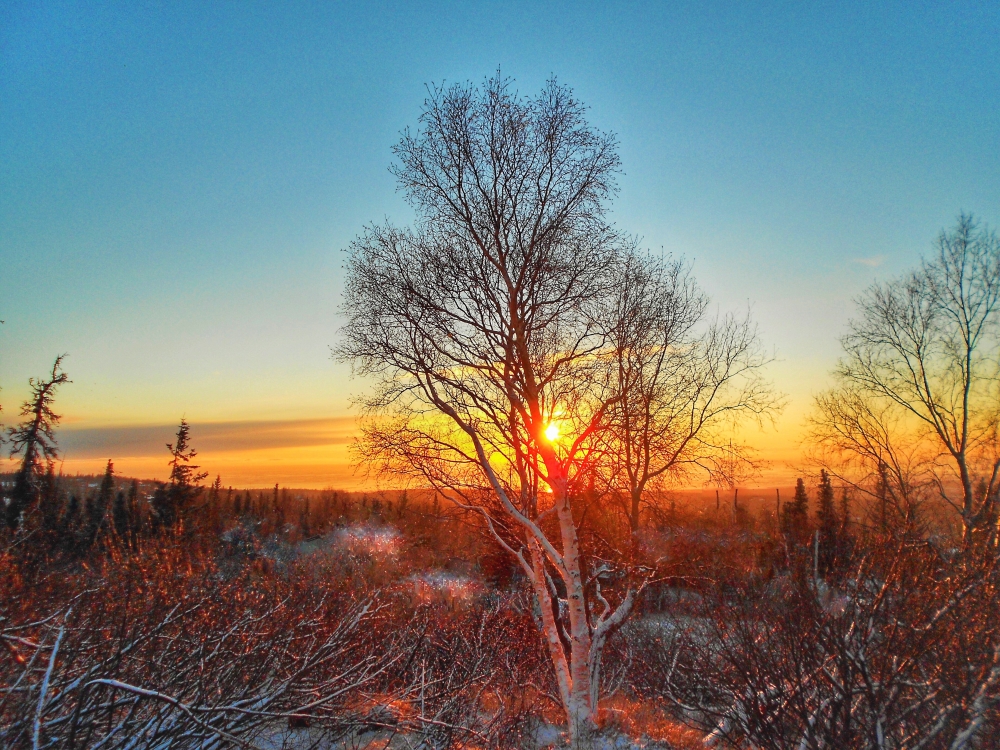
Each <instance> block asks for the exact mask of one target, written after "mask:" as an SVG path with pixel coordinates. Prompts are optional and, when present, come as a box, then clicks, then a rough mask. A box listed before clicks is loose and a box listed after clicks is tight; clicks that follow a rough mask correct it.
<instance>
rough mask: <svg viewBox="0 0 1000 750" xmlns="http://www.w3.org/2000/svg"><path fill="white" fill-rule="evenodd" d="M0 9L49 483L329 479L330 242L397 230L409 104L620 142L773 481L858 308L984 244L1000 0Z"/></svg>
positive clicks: (341, 481) (639, 210) (20, 247)
mask: <svg viewBox="0 0 1000 750" xmlns="http://www.w3.org/2000/svg"><path fill="white" fill-rule="evenodd" d="M756 5H757V7H756V8H755V9H751V8H750V7H749V6H750V4H749V3H717V4H713V3H708V2H695V3H690V4H684V3H655V4H653V3H651V4H642V3H609V2H602V3H594V4H583V3H575V4H557V3H523V4H517V3H510V2H506V3H474V2H463V3H454V4H445V3H440V4H438V3H396V4H392V3H374V2H367V3H353V4H347V3H343V4H340V3H336V4H335V3H314V4H312V3H271V4H258V3H249V2H240V3H235V2H234V3H221V2H220V3H204V2H196V3H182V2H164V3H152V2H149V3H146V2H129V3H124V2H123V3H120V4H103V3H98V2H91V3H86V4H83V3H75V2H74V3H60V2H44V3H20V2H16V0H15V1H13V2H11V0H7V2H4V3H3V4H2V5H0V319H4V320H5V321H6V323H5V324H3V325H2V326H0V387H2V388H3V390H2V392H0V403H2V405H3V408H4V412H3V414H0V418H2V419H3V421H4V422H6V423H8V424H10V423H11V422H12V421H13V420H14V419H15V417H16V411H17V406H18V404H19V403H20V401H22V400H23V398H24V397H25V396H26V394H27V385H26V381H27V378H28V377H29V376H32V375H40V374H43V373H44V372H45V371H46V369H47V368H48V367H51V361H52V359H53V357H54V356H55V355H56V354H57V353H61V352H68V353H69V355H70V356H69V358H68V359H67V360H66V369H67V371H68V372H69V374H70V376H71V378H72V379H73V384H72V385H68V386H66V387H65V388H64V390H63V391H62V392H61V393H60V397H59V401H58V408H57V411H60V412H61V413H63V414H64V415H65V419H64V428H63V430H62V431H61V433H60V434H61V435H62V444H63V447H64V449H65V456H66V464H65V466H64V470H66V471H77V470H92V469H96V468H98V467H99V466H100V464H101V462H102V460H105V459H107V458H115V459H116V465H117V466H118V468H119V470H120V471H123V472H126V473H130V472H131V473H140V474H142V475H143V476H163V474H164V473H165V455H166V454H165V451H164V450H163V447H162V444H163V443H164V442H165V441H166V440H168V439H169V438H170V436H171V425H176V422H177V420H178V419H179V418H180V416H181V415H186V417H187V418H188V420H189V421H190V422H191V423H192V425H193V428H192V435H193V438H194V442H195V445H196V446H198V445H200V446H201V447H202V458H203V463H204V465H205V467H206V468H208V469H210V470H211V471H212V472H213V473H215V472H216V471H218V472H221V473H222V474H223V481H224V482H227V483H234V484H247V483H252V484H259V485H264V484H270V483H273V482H275V481H280V482H281V483H282V484H289V485H296V484H297V485H304V486H324V485H328V484H332V485H334V486H345V485H347V484H350V483H351V482H353V481H354V480H352V479H351V473H350V469H349V466H348V463H349V458H348V455H347V451H346V446H347V445H348V444H349V442H350V435H351V431H352V422H351V420H350V418H349V416H348V415H349V414H350V412H349V396H350V393H351V392H352V390H354V391H356V390H358V389H359V388H360V387H361V386H362V385H363V384H360V383H358V382H356V381H355V382H353V383H352V382H351V381H350V372H349V369H348V368H346V367H344V366H342V365H337V364H335V363H333V362H332V361H331V360H330V357H329V346H330V345H331V344H333V343H335V341H336V336H337V327H338V325H339V321H338V317H337V307H338V303H339V298H340V290H341V284H342V256H341V250H342V249H343V248H344V247H346V245H347V244H348V242H349V241H350V240H351V238H352V237H353V236H354V235H356V234H357V233H358V232H359V231H360V230H361V228H362V227H363V225H364V224H365V223H367V222H370V221H381V220H383V219H385V218H388V219H390V220H392V221H394V222H397V223H407V222H408V221H410V218H411V213H410V211H409V209H408V208H407V207H406V205H405V204H404V203H403V202H402V200H401V198H400V196H399V195H398V194H397V193H396V192H395V185H394V181H393V178H392V177H391V175H390V174H389V172H388V169H387V168H388V166H389V165H390V163H391V160H392V155H391V150H390V149H391V147H392V145H393V144H394V143H395V142H396V141H397V140H398V137H399V133H400V131H401V130H402V129H403V128H405V127H407V126H412V125H414V124H415V122H416V119H417V117H418V115H419V111H420V106H421V103H422V100H423V98H424V94H425V90H424V85H425V84H426V83H429V82H440V81H452V82H454V81H467V80H473V81H481V80H482V79H483V78H484V77H486V76H488V75H490V74H491V73H492V72H494V71H495V70H497V68H498V67H499V68H500V70H501V71H502V72H503V73H504V74H505V75H509V76H511V77H513V78H514V79H515V80H516V83H517V87H518V88H519V89H520V90H521V91H523V92H525V93H527V94H533V93H534V92H536V91H537V90H538V89H539V88H540V86H541V85H542V83H543V82H544V80H545V79H546V78H547V77H549V76H550V75H553V74H554V75H556V76H557V77H558V79H559V80H560V81H561V82H563V83H566V84H568V85H570V86H571V87H573V88H574V89H575V91H576V93H577V95H578V96H579V97H580V98H581V99H582V100H583V101H584V102H586V103H587V104H588V105H589V106H590V108H591V110H590V115H591V121H592V122H593V124H594V125H596V126H598V127H600V128H602V129H607V130H611V131H614V132H615V133H616V134H617V135H618V137H619V139H620V143H621V156H622V161H623V166H624V171H625V174H624V175H623V176H622V178H621V181H620V184H621V193H620V195H619V197H618V199H617V200H616V202H615V205H614V213H613V218H614V220H615V221H616V222H617V223H618V225H619V226H620V227H621V228H622V229H624V230H626V231H628V232H631V233H634V234H637V235H639V236H640V237H642V238H643V242H644V243H645V244H646V245H647V246H648V247H650V248H656V249H659V248H663V249H665V250H667V251H670V252H673V253H677V254H682V255H684V256H686V257H687V258H689V259H691V260H692V261H693V262H694V267H695V273H696V275H697V277H698V279H699V281H700V282H701V284H702V286H703V287H704V288H705V289H706V290H707V291H708V292H709V294H710V295H711V296H712V298H713V300H714V302H715V303H716V304H717V305H718V306H719V308H720V309H722V310H728V309H741V308H744V307H745V306H746V305H747V304H751V305H752V306H753V309H754V311H755V315H756V318H757V320H758V321H759V323H760V330H761V335H762V338H763V340H764V341H765V343H766V344H768V346H771V347H773V348H774V349H775V350H776V352H777V354H778V357H779V361H778V362H776V363H775V365H774V366H773V367H772V370H771V374H772V377H773V379H774V381H775V382H776V384H777V386H778V388H779V389H780V390H782V391H784V392H785V393H787V394H788V397H789V405H788V408H787V410H786V412H785V414H784V416H783V417H782V418H781V420H780V421H779V422H778V424H777V426H776V428H772V429H770V430H769V431H768V432H767V433H766V434H763V435H759V436H755V437H754V439H755V440H757V441H758V442H759V443H760V445H761V446H762V448H763V449H764V450H765V451H766V452H767V453H768V455H769V456H770V457H771V458H773V459H774V469H773V472H772V475H770V476H769V478H770V479H774V481H777V478H778V477H777V474H780V473H781V472H782V471H784V472H785V473H787V472H788V471H790V469H789V468H788V466H787V463H788V462H792V463H794V462H795V460H796V456H797V450H798V445H799V442H800V439H801V434H802V433H801V429H802V420H803V417H804V415H805V414H806V412H807V411H808V408H809V403H810V398H811V396H812V394H814V393H815V392H817V391H818V390H820V389H822V388H823V387H824V385H825V384H826V383H827V382H828V381H827V372H828V371H829V369H830V367H831V366H832V365H833V364H834V362H835V361H836V358H837V352H838V343H837V338H838V336H839V335H840V334H841V333H842V332H843V330H844V326H845V323H846V321H847V319H848V317H849V315H850V311H851V299H852V297H853V296H854V295H856V294H857V293H858V292H859V291H861V290H862V289H863V288H864V287H865V286H867V285H868V284H869V283H871V282H872V281H873V280H875V279H877V278H888V277H891V276H894V275H896V274H898V273H900V272H902V271H904V270H905V269H907V268H909V267H911V266H912V265H914V264H915V263H916V262H917V260H918V259H919V257H920V255H921V253H925V252H927V251H928V250H929V248H930V245H931V242H932V240H933V238H934V237H935V235H936V234H937V232H938V231H939V230H940V229H941V228H942V227H945V226H948V225H950V224H951V223H952V222H953V220H954V217H955V215H956V214H957V213H958V212H959V211H960V210H965V211H972V212H974V213H976V214H978V215H979V216H981V217H982V218H983V219H984V220H985V221H986V222H988V223H989V224H991V225H993V226H996V225H997V224H998V223H1000V149H998V144H1000V43H998V41H997V40H998V39H1000V5H998V4H997V3H996V2H995V0H994V1H993V2H984V3H965V2H947V3H944V2H942V3H938V4H925V3H917V2H906V3H855V4H852V3H845V2H837V3H787V4H756Z"/></svg>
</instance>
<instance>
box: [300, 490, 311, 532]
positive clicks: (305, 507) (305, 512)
mask: <svg viewBox="0 0 1000 750" xmlns="http://www.w3.org/2000/svg"><path fill="white" fill-rule="evenodd" d="M299 530H300V532H301V534H302V536H303V537H308V536H310V535H311V534H312V529H311V527H310V519H309V498H308V497H307V498H305V499H304V500H303V501H302V513H301V514H300V516H299Z"/></svg>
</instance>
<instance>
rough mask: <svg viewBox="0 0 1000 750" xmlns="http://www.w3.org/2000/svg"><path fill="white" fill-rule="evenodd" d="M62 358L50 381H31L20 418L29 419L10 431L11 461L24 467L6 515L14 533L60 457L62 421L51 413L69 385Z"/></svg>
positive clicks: (19, 472) (54, 366) (36, 498)
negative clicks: (58, 437) (58, 434)
mask: <svg viewBox="0 0 1000 750" xmlns="http://www.w3.org/2000/svg"><path fill="white" fill-rule="evenodd" d="M63 356H64V355H60V356H58V357H56V361H55V364H53V365H52V374H51V376H50V377H49V378H48V380H35V379H34V378H31V379H30V380H29V381H28V385H29V386H30V387H31V398H30V399H29V400H28V401H25V402H24V405H23V406H22V407H21V416H23V417H27V419H26V420H25V421H24V422H22V423H21V424H20V425H19V426H17V427H12V428H10V430H9V431H8V435H9V439H10V444H11V448H10V457H11V459H14V458H15V457H16V456H20V457H21V465H20V467H19V468H18V470H17V473H16V474H15V475H14V488H13V489H12V490H11V493H10V500H9V502H8V503H7V508H6V513H5V515H6V521H7V526H8V528H11V529H16V528H17V527H18V525H19V524H20V523H21V520H22V517H23V515H24V513H26V512H27V511H28V510H29V509H30V508H31V506H32V505H34V504H35V503H36V502H37V500H38V498H39V495H40V494H41V485H42V478H43V476H44V474H45V472H46V471H47V469H48V465H49V464H50V463H52V462H54V461H55V459H56V458H57V457H58V455H59V451H58V447H57V445H56V439H55V427H56V425H58V424H59V419H60V417H59V415H58V414H56V413H55V412H53V411H52V402H53V400H54V399H55V392H56V389H57V388H58V387H59V386H60V385H62V384H63V383H69V382H70V380H69V378H68V377H67V376H66V373H64V372H62V360H63Z"/></svg>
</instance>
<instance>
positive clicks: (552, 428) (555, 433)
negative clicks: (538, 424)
mask: <svg viewBox="0 0 1000 750" xmlns="http://www.w3.org/2000/svg"><path fill="white" fill-rule="evenodd" d="M545 439H546V440H548V441H549V442H550V443H554V442H555V441H556V440H558V439H559V423H558V422H550V423H549V426H548V427H546V428H545Z"/></svg>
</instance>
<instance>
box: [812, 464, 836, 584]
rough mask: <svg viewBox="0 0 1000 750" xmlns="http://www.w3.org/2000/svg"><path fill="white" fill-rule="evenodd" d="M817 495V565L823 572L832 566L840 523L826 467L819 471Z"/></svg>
mask: <svg viewBox="0 0 1000 750" xmlns="http://www.w3.org/2000/svg"><path fill="white" fill-rule="evenodd" d="M818 494H819V497H818V498H817V504H818V507H817V509H816V520H817V521H818V524H819V528H818V529H817V530H818V532H819V565H820V569H821V570H822V571H824V572H826V571H828V570H830V569H831V568H832V567H833V563H834V559H835V558H836V555H837V547H838V542H839V533H838V532H839V529H840V525H839V523H838V521H837V510H836V508H835V507H834V499H833V484H832V483H831V482H830V475H829V474H828V473H827V472H826V469H821V470H820V473H819V493H818Z"/></svg>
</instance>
